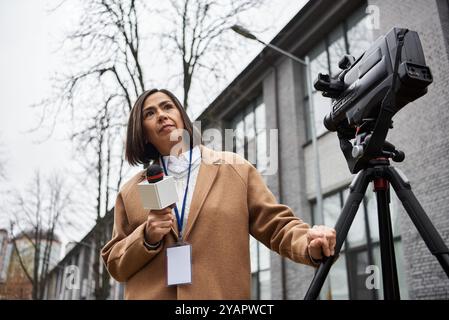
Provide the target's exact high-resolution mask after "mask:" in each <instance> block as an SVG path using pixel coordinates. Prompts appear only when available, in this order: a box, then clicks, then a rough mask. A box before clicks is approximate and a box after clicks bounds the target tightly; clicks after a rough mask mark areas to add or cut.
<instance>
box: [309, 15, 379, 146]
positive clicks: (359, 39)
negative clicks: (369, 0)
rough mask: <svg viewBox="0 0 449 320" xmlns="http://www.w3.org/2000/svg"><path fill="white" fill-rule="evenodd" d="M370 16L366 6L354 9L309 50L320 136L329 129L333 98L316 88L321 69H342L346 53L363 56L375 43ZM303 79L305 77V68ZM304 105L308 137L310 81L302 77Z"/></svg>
mask: <svg viewBox="0 0 449 320" xmlns="http://www.w3.org/2000/svg"><path fill="white" fill-rule="evenodd" d="M370 25H371V19H370V16H369V15H367V14H366V6H363V7H361V8H360V9H358V10H357V11H356V12H354V13H353V14H352V15H351V16H350V17H349V18H348V19H346V20H345V21H343V22H342V23H340V24H339V25H337V26H336V27H335V28H334V29H333V31H332V32H331V33H329V34H328V35H326V36H325V37H324V39H322V40H321V42H319V43H318V44H317V45H316V46H315V47H314V48H313V49H312V50H311V51H310V52H309V53H308V56H309V58H310V65H311V76H312V83H311V84H310V85H311V86H312V98H313V103H314V111H315V112H314V118H315V119H314V123H315V130H316V135H317V136H321V135H322V134H324V133H325V132H326V131H327V129H326V128H325V127H324V124H323V119H324V117H325V115H326V114H328V113H329V111H330V106H331V99H329V98H325V97H323V96H322V94H321V92H318V91H316V90H315V88H313V81H315V79H316V77H317V76H318V73H324V74H325V73H327V74H330V75H332V76H335V75H337V74H338V73H339V71H340V70H339V69H338V62H339V61H340V59H341V58H342V57H343V56H344V55H345V54H347V53H349V54H351V55H353V56H354V57H356V58H357V57H358V56H360V55H361V54H362V53H363V52H364V51H365V50H366V49H368V48H369V46H370V44H371V43H372V41H373V40H374V39H373V33H372V28H371V27H370ZM303 71H304V75H303V79H307V78H306V74H305V71H306V70H305V68H303ZM303 83H304V88H303V92H304V93H305V94H304V108H305V114H306V126H305V128H306V137H307V140H311V138H312V130H311V121H312V119H311V117H310V106H309V96H308V94H307V81H303Z"/></svg>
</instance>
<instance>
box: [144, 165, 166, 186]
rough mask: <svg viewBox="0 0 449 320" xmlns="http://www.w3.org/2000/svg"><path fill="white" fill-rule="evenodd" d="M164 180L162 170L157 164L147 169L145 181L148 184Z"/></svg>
mask: <svg viewBox="0 0 449 320" xmlns="http://www.w3.org/2000/svg"><path fill="white" fill-rule="evenodd" d="M163 178H164V173H163V172H162V168H161V166H160V165H158V164H152V165H151V166H149V167H148V168H147V181H148V182H149V183H156V182H158V181H161V180H162V179H163Z"/></svg>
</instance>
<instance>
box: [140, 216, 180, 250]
mask: <svg viewBox="0 0 449 320" xmlns="http://www.w3.org/2000/svg"><path fill="white" fill-rule="evenodd" d="M174 221H175V218H174V216H173V213H172V209H171V207H167V208H164V209H161V210H150V212H149V213H148V218H147V224H146V226H145V239H146V241H147V242H148V243H149V244H156V243H158V242H159V241H161V240H162V238H164V236H165V235H166V234H167V233H169V232H170V229H171V227H172V226H173V222H174Z"/></svg>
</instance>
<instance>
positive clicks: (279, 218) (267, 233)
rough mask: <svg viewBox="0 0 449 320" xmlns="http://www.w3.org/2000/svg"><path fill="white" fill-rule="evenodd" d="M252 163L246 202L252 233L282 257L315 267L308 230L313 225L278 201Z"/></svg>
mask: <svg viewBox="0 0 449 320" xmlns="http://www.w3.org/2000/svg"><path fill="white" fill-rule="evenodd" d="M249 165H250V167H251V168H250V169H249V174H248V182H247V188H248V191H247V197H248V199H247V201H248V210H249V219H250V220H249V223H250V233H251V235H252V236H253V237H254V238H256V239H257V240H259V241H260V242H262V243H263V244H264V245H265V246H267V247H268V248H270V249H271V250H274V251H276V252H277V253H279V254H280V255H281V256H283V257H287V258H289V259H291V260H293V261H295V262H299V263H303V264H307V265H311V266H314V267H316V266H317V264H314V263H313V262H312V261H311V260H310V256H309V254H308V250H307V239H306V233H307V230H309V228H310V226H309V225H308V224H307V223H305V222H303V221H302V220H301V219H299V218H298V217H296V216H295V215H294V214H293V212H292V210H291V209H290V208H289V207H287V206H285V205H282V204H279V203H277V201H276V198H275V197H274V195H273V193H272V192H271V191H270V190H269V189H268V187H267V185H266V184H265V181H264V180H263V179H262V176H261V175H260V173H259V172H258V171H257V170H256V168H254V166H252V165H251V164H249Z"/></svg>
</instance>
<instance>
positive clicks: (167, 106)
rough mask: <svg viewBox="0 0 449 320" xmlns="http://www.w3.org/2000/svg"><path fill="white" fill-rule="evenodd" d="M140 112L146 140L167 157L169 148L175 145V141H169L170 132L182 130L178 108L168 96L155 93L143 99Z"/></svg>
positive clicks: (182, 124)
mask: <svg viewBox="0 0 449 320" xmlns="http://www.w3.org/2000/svg"><path fill="white" fill-rule="evenodd" d="M142 112H143V113H142V116H143V127H144V128H145V134H146V140H147V141H148V142H150V143H151V144H153V145H154V146H155V147H156V149H157V150H158V151H159V152H160V153H161V154H163V155H168V154H169V153H170V149H171V147H172V146H173V145H174V144H176V143H177V141H170V134H171V132H172V131H173V130H176V129H184V123H183V121H182V117H181V113H180V112H179V110H178V108H177V107H176V106H175V104H174V102H173V101H172V99H171V98H170V97H169V96H168V95H166V94H165V93H163V92H156V93H153V94H151V95H150V96H148V97H147V98H146V99H145V102H144V103H143V111H142ZM181 132H182V131H180V134H182V133H181Z"/></svg>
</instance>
